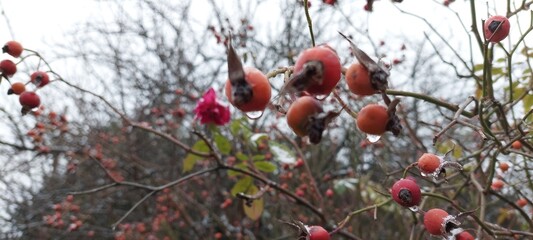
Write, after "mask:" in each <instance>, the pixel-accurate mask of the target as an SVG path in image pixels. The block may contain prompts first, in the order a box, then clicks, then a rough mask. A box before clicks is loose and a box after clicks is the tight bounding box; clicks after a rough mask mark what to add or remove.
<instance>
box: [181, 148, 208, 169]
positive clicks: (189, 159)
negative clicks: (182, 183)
mask: <svg viewBox="0 0 533 240" xmlns="http://www.w3.org/2000/svg"><path fill="white" fill-rule="evenodd" d="M191 149H192V150H194V151H197V152H200V153H209V147H208V146H207V144H206V143H205V142H204V141H203V140H199V141H197V142H196V143H195V144H194V145H193V146H192V148H191ZM202 159H204V158H203V157H201V156H198V155H196V154H194V153H189V154H187V156H185V159H184V160H183V170H182V171H183V172H188V171H190V170H192V169H193V167H194V165H195V164H196V162H198V161H200V160H202Z"/></svg>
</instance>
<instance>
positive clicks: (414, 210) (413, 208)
mask: <svg viewBox="0 0 533 240" xmlns="http://www.w3.org/2000/svg"><path fill="white" fill-rule="evenodd" d="M409 210H411V211H412V212H414V213H417V212H418V210H420V209H419V208H418V206H412V207H410V208H409Z"/></svg>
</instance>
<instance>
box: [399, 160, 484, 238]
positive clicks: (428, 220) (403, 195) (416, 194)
mask: <svg viewBox="0 0 533 240" xmlns="http://www.w3.org/2000/svg"><path fill="white" fill-rule="evenodd" d="M445 163H446V161H444V160H443V159H442V158H441V157H439V156H437V155H434V154H431V153H424V154H423V155H422V156H421V157H420V158H419V159H418V161H417V163H416V164H415V165H417V166H418V168H419V169H420V172H421V174H422V175H423V176H424V175H432V174H435V175H433V176H434V177H435V176H438V175H439V173H440V172H442V171H443V167H444V166H446V165H447V164H445ZM391 195H392V198H393V200H394V201H395V202H397V203H398V204H400V205H401V206H403V207H408V208H410V209H411V210H413V211H415V212H419V213H422V214H423V215H424V227H425V229H426V231H427V232H428V233H430V234H432V235H435V236H446V235H450V236H454V237H455V239H457V240H473V239H474V237H473V236H472V235H471V234H470V233H469V232H467V231H464V230H463V229H461V228H459V225H460V224H461V223H460V222H459V221H458V218H459V217H458V216H452V215H450V214H448V212H446V211H445V210H442V209H440V208H433V209H430V210H428V211H427V212H424V211H422V210H420V209H418V205H419V204H420V201H421V198H422V192H421V190H420V186H419V185H418V184H417V183H416V180H415V178H413V177H408V178H405V179H400V180H398V181H396V182H395V183H394V185H393V186H392V188H391Z"/></svg>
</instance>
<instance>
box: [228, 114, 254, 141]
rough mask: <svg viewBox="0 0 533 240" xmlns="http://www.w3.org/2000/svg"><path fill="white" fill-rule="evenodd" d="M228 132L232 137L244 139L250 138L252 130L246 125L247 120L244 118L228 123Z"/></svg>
mask: <svg viewBox="0 0 533 240" xmlns="http://www.w3.org/2000/svg"><path fill="white" fill-rule="evenodd" d="M230 132H231V134H232V135H233V136H234V137H236V138H244V139H245V140H248V139H250V137H251V136H252V131H251V130H250V127H249V126H248V120H247V119H246V118H241V119H237V120H235V121H233V122H232V123H231V125H230Z"/></svg>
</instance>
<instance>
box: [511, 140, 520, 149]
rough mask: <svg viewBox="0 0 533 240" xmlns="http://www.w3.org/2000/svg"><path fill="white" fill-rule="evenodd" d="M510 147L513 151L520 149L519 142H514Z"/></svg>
mask: <svg viewBox="0 0 533 240" xmlns="http://www.w3.org/2000/svg"><path fill="white" fill-rule="evenodd" d="M511 147H512V148H514V149H520V148H522V143H521V142H520V141H518V140H517V141H514V142H513V144H511Z"/></svg>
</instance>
